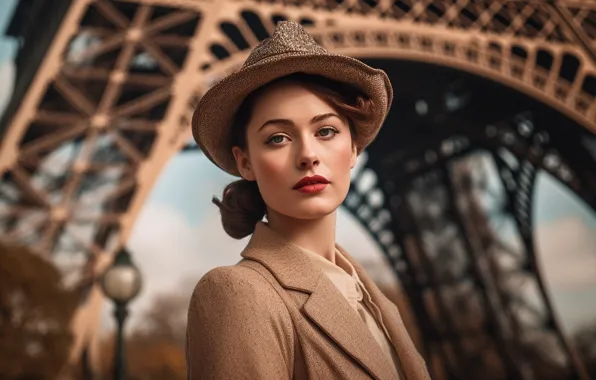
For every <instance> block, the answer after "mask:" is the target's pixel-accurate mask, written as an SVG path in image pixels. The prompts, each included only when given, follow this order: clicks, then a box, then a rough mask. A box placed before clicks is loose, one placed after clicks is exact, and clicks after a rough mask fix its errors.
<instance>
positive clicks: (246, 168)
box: [232, 146, 256, 181]
mask: <svg viewBox="0 0 596 380" xmlns="http://www.w3.org/2000/svg"><path fill="white" fill-rule="evenodd" d="M232 154H233V155H234V159H235V160H236V167H237V168H238V171H239V172H240V175H241V176H242V178H244V179H246V180H248V181H254V180H256V178H255V175H254V172H253V171H252V168H251V166H250V160H249V158H248V153H247V152H245V151H243V150H242V149H240V148H239V147H237V146H234V147H232Z"/></svg>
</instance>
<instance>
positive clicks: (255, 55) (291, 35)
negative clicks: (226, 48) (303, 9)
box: [242, 21, 328, 69]
mask: <svg viewBox="0 0 596 380" xmlns="http://www.w3.org/2000/svg"><path fill="white" fill-rule="evenodd" d="M290 52H292V53H305V54H328V52H327V50H326V49H325V48H323V47H322V46H321V45H319V44H317V42H316V41H315V40H314V38H312V36H311V35H310V34H308V33H307V32H306V30H305V29H304V28H303V27H302V25H300V24H298V23H297V22H294V21H280V22H279V23H277V26H276V28H275V31H274V32H273V35H272V36H271V37H268V38H266V39H264V40H263V41H261V43H259V44H258V45H257V46H256V47H255V48H254V49H253V50H252V52H251V53H250V55H249V56H248V58H247V59H246V61H245V62H244V65H243V66H242V68H243V69H244V68H246V67H247V66H251V65H254V64H256V63H258V62H259V61H262V60H263V59H266V58H269V57H272V56H275V55H278V54H283V53H290Z"/></svg>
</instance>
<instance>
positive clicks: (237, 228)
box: [213, 179, 267, 239]
mask: <svg viewBox="0 0 596 380" xmlns="http://www.w3.org/2000/svg"><path fill="white" fill-rule="evenodd" d="M213 203H215V204H216V205H217V206H218V207H219V211H220V213H221V223H222V225H223V228H224V230H225V231H226V233H227V234H228V235H230V236H231V237H233V238H234V239H242V238H244V237H246V236H248V235H250V234H252V233H253V232H254V230H255V225H256V224H257V223H258V222H259V221H261V220H262V219H263V216H265V212H266V210H267V208H266V206H265V202H264V201H263V197H262V196H261V193H260V191H259V187H258V186H257V183H256V181H247V180H245V179H240V180H237V181H234V182H232V183H230V184H229V185H227V186H226V188H225V189H224V191H223V196H222V200H221V201H220V200H219V199H217V198H215V197H213Z"/></svg>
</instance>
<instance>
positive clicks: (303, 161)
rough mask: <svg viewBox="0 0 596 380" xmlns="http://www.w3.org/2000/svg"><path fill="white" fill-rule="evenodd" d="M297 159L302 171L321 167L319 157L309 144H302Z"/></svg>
mask: <svg viewBox="0 0 596 380" xmlns="http://www.w3.org/2000/svg"><path fill="white" fill-rule="evenodd" d="M297 158H298V160H297V164H298V168H299V169H300V170H309V169H312V168H315V167H317V166H318V165H319V157H318V155H317V153H316V151H315V149H314V147H313V146H312V144H309V143H308V142H302V143H301V144H300V147H299V151H298V155H297Z"/></svg>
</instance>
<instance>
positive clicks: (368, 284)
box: [338, 247, 430, 380]
mask: <svg viewBox="0 0 596 380" xmlns="http://www.w3.org/2000/svg"><path fill="white" fill-rule="evenodd" d="M338 248H339V249H340V250H341V252H342V254H343V255H344V256H345V257H346V258H347V259H348V261H350V263H352V265H353V266H354V269H355V270H356V273H357V274H358V277H359V278H360V281H362V284H364V287H365V288H366V290H367V291H368V293H369V294H370V296H371V298H372V300H373V302H374V303H375V305H377V307H378V308H379V311H380V312H381V315H382V316H383V324H384V325H385V328H386V329H387V333H388V334H389V337H390V338H391V342H392V344H393V347H394V348H395V352H396V353H397V356H398V358H399V361H400V368H401V369H402V371H403V372H404V375H405V377H406V379H408V380H414V379H416V380H417V379H430V375H429V374H428V370H427V368H426V364H425V362H424V359H422V357H421V356H420V354H419V353H418V350H417V349H416V346H414V342H412V339H411V338H410V334H409V333H408V331H407V330H406V327H405V325H404V323H403V321H402V319H401V315H400V314H399V310H398V309H397V306H395V305H394V304H393V303H392V302H391V301H389V300H388V299H387V298H386V297H385V296H384V295H383V294H382V292H381V291H380V290H379V288H378V287H377V286H376V284H375V283H374V282H373V281H372V280H371V278H370V277H369V276H368V274H367V273H366V271H365V270H364V268H363V267H362V266H361V265H360V263H358V262H357V261H356V260H354V258H352V257H351V256H350V255H349V254H348V253H346V252H345V251H344V250H343V249H342V248H341V247H338Z"/></svg>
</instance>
